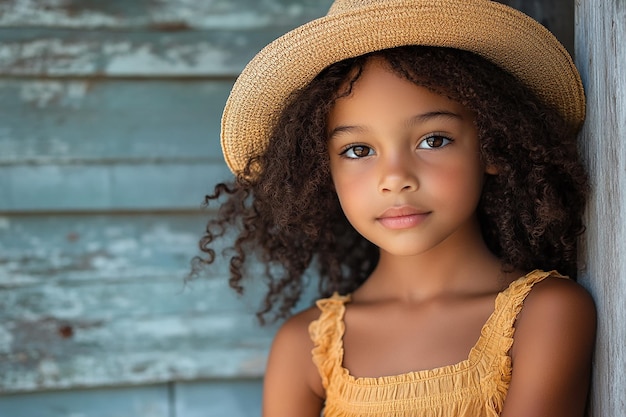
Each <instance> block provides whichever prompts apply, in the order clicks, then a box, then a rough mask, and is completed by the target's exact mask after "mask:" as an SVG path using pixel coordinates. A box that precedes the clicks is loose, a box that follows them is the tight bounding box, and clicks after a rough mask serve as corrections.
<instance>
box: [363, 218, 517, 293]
mask: <svg viewBox="0 0 626 417" xmlns="http://www.w3.org/2000/svg"><path fill="white" fill-rule="evenodd" d="M473 235H474V237H473V238H471V239H467V237H466V238H465V239H454V240H450V241H445V242H442V243H441V244H439V245H437V246H436V247H434V248H432V249H430V250H429V251H427V252H424V253H420V254H417V255H412V256H397V255H394V254H391V253H388V252H385V251H383V250H381V252H380V260H379V263H378V265H377V267H376V269H375V270H374V271H373V272H372V274H371V276H370V278H368V280H367V281H366V282H365V283H364V284H363V286H362V287H361V288H359V290H357V291H358V293H355V295H356V296H361V294H362V296H363V297H365V298H371V297H376V298H388V299H397V300H404V301H419V300H423V299H427V298H432V297H437V296H440V295H445V294H447V293H448V294H449V293H461V292H462V293H471V292H484V291H493V290H494V289H497V288H500V287H502V286H503V285H505V284H507V283H508V282H509V281H510V277H505V275H504V274H503V273H502V264H501V262H500V260H499V259H498V258H496V257H495V256H494V255H493V254H492V253H491V252H490V251H489V249H488V248H487V246H486V244H485V242H484V240H483V239H482V236H481V235H480V232H479V231H478V230H476V231H475V232H474V233H473Z"/></svg>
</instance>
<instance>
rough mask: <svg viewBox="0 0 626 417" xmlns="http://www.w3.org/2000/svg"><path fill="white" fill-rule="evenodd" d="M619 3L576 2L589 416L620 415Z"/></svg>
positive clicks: (624, 249)
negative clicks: (587, 186) (592, 337)
mask: <svg viewBox="0 0 626 417" xmlns="http://www.w3.org/2000/svg"><path fill="white" fill-rule="evenodd" d="M625 44H626V2H624V1H621V0H603V1H596V0H579V1H577V2H576V61H577V65H578V67H579V69H580V71H581V73H582V76H583V82H584V84H585V87H586V93H587V105H588V115H587V121H586V122H585V126H584V129H583V133H582V136H581V144H582V146H583V149H584V154H585V157H586V160H587V165H588V166H589V169H590V175H591V182H592V189H593V193H592V196H591V200H590V202H589V208H588V211H587V223H588V225H589V226H588V230H587V235H586V236H587V238H586V241H585V247H584V248H583V251H582V252H583V262H584V263H583V277H582V278H583V279H582V282H583V284H585V285H586V286H587V287H588V288H590V289H591V291H592V293H593V295H594V298H595V300H596V304H597V308H598V338H597V347H596V355H595V365H594V373H593V378H594V380H593V387H592V398H591V399H592V401H591V410H590V411H591V412H590V414H591V416H593V417H604V416H626V309H625V308H624V306H626V256H625V253H626V67H625V66H624V64H625V63H626V48H625V46H624V45H625Z"/></svg>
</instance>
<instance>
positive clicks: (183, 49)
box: [0, 26, 291, 78]
mask: <svg viewBox="0 0 626 417" xmlns="http://www.w3.org/2000/svg"><path fill="white" fill-rule="evenodd" d="M290 28H291V26H279V27H274V28H269V29H268V28H261V29H251V30H244V29H240V28H236V29H231V30H213V31H177V32H154V31H151V32H144V31H134V30H133V31H97V30H84V31H77V30H42V29H19V28H16V29H1V28H0V39H2V42H1V43H0V75H19V76H35V77H42V76H50V77H59V76H61V77H68V76H80V77H98V78H100V77H102V76H106V77H151V78H155V77H176V78H181V77H196V78H197V77H233V76H235V75H237V74H238V73H239V72H240V71H241V69H242V68H243V67H244V65H245V64H246V63H247V62H248V61H249V60H250V59H251V58H252V57H253V56H254V55H255V54H256V53H257V52H258V51H259V50H260V49H261V48H262V47H263V46H265V45H266V44H268V43H269V42H271V41H272V40H274V39H276V38H277V37H278V36H280V35H282V34H283V33H285V32H286V31H288V30H289V29H290Z"/></svg>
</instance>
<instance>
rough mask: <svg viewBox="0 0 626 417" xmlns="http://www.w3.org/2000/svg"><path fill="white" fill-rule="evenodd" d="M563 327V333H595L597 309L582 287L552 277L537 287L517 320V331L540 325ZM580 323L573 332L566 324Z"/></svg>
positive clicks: (536, 285) (527, 298)
mask: <svg viewBox="0 0 626 417" xmlns="http://www.w3.org/2000/svg"><path fill="white" fill-rule="evenodd" d="M545 322H548V323H547V324H548V325H554V326H558V325H563V326H564V329H563V331H573V332H579V331H580V332H585V331H593V332H595V325H596V308H595V304H594V301H593V299H592V298H591V295H590V294H589V292H587V290H586V289H585V288H583V287H582V286H581V285H580V284H578V283H576V282H574V281H572V280H570V279H563V278H558V277H549V278H546V279H545V280H543V281H542V282H539V283H537V284H535V286H534V287H533V289H532V290H531V291H530V293H529V294H528V296H527V297H526V300H525V301H524V307H523V308H522V311H521V312H520V315H519V317H518V324H517V327H518V328H520V327H526V326H528V327H533V328H537V327H540V325H541V323H545ZM573 323H577V325H576V326H574V328H570V327H569V326H567V324H573Z"/></svg>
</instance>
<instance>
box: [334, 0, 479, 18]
mask: <svg viewBox="0 0 626 417" xmlns="http://www.w3.org/2000/svg"><path fill="white" fill-rule="evenodd" d="M463 1H470V0H463ZM385 3H393V0H335V1H334V2H333V4H332V5H331V6H330V9H329V10H328V13H327V14H326V15H327V16H332V15H335V14H341V13H346V12H349V11H351V10H357V9H361V8H364V7H368V6H373V5H377V6H379V7H380V6H384V4H385ZM427 3H432V0H430V1H428V2H427Z"/></svg>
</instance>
